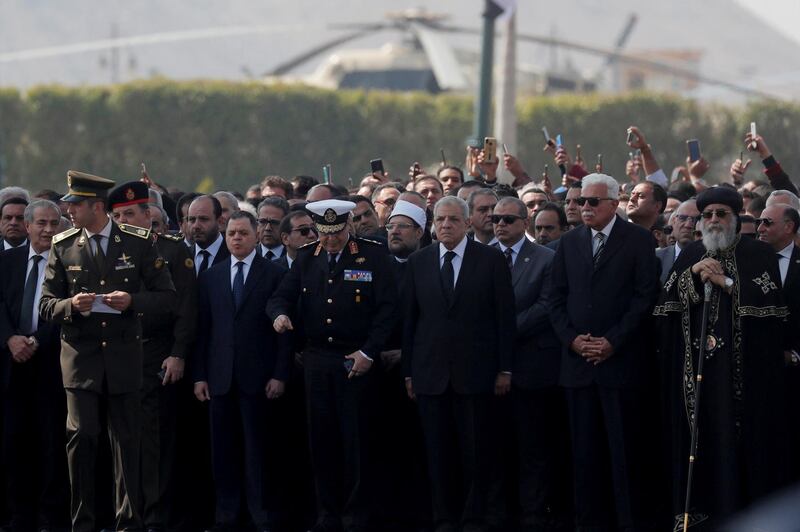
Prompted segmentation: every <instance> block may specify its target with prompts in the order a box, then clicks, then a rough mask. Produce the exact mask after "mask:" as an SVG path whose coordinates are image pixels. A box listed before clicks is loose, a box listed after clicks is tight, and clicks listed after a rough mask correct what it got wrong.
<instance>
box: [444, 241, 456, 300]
mask: <svg viewBox="0 0 800 532" xmlns="http://www.w3.org/2000/svg"><path fill="white" fill-rule="evenodd" d="M455 257H456V252H455V251H448V252H447V253H445V254H444V264H443V265H442V285H443V287H444V295H445V296H446V297H447V300H448V301H450V300H452V299H453V293H454V291H455V290H454V286H453V285H455V284H456V282H455V279H456V275H455V270H453V259H454V258H455Z"/></svg>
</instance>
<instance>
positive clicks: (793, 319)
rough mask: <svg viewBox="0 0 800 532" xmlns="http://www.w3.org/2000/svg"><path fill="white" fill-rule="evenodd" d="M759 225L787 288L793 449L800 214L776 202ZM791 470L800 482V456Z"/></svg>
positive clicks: (798, 439)
mask: <svg viewBox="0 0 800 532" xmlns="http://www.w3.org/2000/svg"><path fill="white" fill-rule="evenodd" d="M757 223H758V225H757V226H756V228H757V231H758V239H759V240H761V241H763V242H766V243H767V244H769V245H770V246H772V249H773V250H774V251H775V253H776V254H777V258H778V268H779V270H780V275H781V284H782V286H783V299H784V301H785V302H786V306H787V307H789V326H788V327H786V333H787V335H786V336H787V338H786V348H785V349H786V351H785V352H784V356H785V358H786V366H787V367H786V395H787V399H788V401H789V405H790V406H789V408H787V409H786V410H787V413H788V414H789V416H790V419H789V420H787V422H786V428H787V433H788V436H789V441H790V443H789V448H790V449H797V447H798V446H800V427H799V426H798V424H797V422H796V415H797V410H798V408H800V248H799V247H797V246H796V245H795V243H794V238H795V236H796V235H797V230H798V228H800V214H798V212H797V210H796V209H794V208H793V207H791V206H790V205H787V204H782V203H773V204H771V205H770V206H769V207H767V208H765V209H764V210H763V211H762V212H761V218H760V219H759V220H757ZM787 459H788V462H789V465H790V470H789V472H788V477H789V478H788V480H790V481H793V482H797V481H798V480H800V457H798V456H796V453H789V454H788V456H787Z"/></svg>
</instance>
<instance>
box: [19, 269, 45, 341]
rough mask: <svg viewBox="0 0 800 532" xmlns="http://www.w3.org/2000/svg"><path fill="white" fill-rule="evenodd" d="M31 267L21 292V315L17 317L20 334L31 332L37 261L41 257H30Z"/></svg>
mask: <svg viewBox="0 0 800 532" xmlns="http://www.w3.org/2000/svg"><path fill="white" fill-rule="evenodd" d="M31 260H32V261H33V266H31V272H30V273H29V274H28V278H27V279H26V280H25V290H24V291H23V292H22V313H21V314H20V316H19V330H20V332H21V333H22V334H30V333H32V332H35V331H34V330H33V300H34V298H35V297H36V285H37V284H38V282H39V261H40V260H42V256H41V255H34V256H33V257H31Z"/></svg>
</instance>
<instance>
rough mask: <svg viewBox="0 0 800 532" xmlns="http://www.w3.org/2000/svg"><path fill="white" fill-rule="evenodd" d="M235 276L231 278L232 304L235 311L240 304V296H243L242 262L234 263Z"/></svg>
mask: <svg viewBox="0 0 800 532" xmlns="http://www.w3.org/2000/svg"><path fill="white" fill-rule="evenodd" d="M236 268H238V270H237V271H236V275H235V276H234V278H233V304H234V306H235V307H236V309H237V310H238V309H239V305H241V304H242V296H243V295H244V262H242V261H239V262H237V263H236Z"/></svg>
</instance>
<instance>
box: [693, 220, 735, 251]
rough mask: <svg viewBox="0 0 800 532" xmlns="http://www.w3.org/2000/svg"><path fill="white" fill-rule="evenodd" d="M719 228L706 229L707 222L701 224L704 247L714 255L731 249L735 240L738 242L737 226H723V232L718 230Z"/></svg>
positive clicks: (703, 221) (702, 221)
mask: <svg viewBox="0 0 800 532" xmlns="http://www.w3.org/2000/svg"><path fill="white" fill-rule="evenodd" d="M717 227H718V226H715V227H714V228H713V229H711V228H709V229H706V222H705V220H701V222H700V230H701V231H702V232H703V245H704V246H705V247H706V249H707V250H708V251H711V252H712V253H713V252H717V251H720V250H722V249H727V248H729V247H731V245H732V244H733V242H734V240H736V226H735V225H731V226H729V227H725V226H722V230H717Z"/></svg>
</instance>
